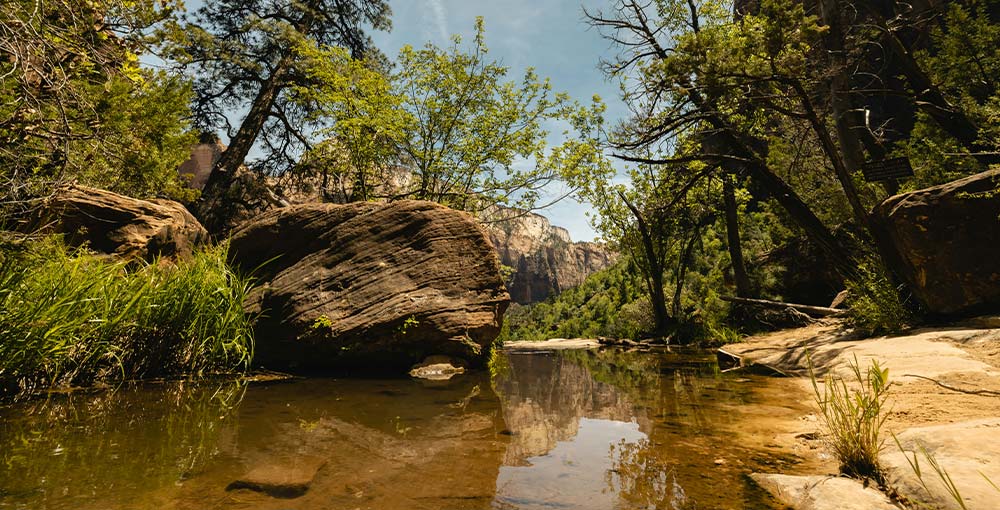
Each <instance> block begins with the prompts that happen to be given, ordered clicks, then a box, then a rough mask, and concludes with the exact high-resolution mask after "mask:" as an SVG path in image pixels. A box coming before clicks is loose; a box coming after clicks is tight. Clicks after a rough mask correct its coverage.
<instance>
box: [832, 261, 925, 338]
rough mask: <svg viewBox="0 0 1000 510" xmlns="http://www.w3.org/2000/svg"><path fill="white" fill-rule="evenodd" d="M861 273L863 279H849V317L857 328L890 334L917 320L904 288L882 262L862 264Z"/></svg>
mask: <svg viewBox="0 0 1000 510" xmlns="http://www.w3.org/2000/svg"><path fill="white" fill-rule="evenodd" d="M859 274H860V275H861V278H860V279H859V280H857V281H851V280H849V281H848V282H847V289H848V292H849V296H850V298H849V300H848V305H849V313H850V316H849V317H850V320H851V323H852V324H853V325H854V326H855V327H858V328H860V329H862V330H865V331H868V332H870V333H875V334H877V333H889V332H894V331H899V330H901V329H903V328H904V327H905V326H907V325H908V324H909V323H910V322H911V321H912V320H913V315H912V313H911V312H910V310H909V309H907V307H906V304H905V303H904V302H903V300H902V298H901V296H900V292H901V290H900V289H899V288H897V287H896V286H895V285H893V283H892V282H891V281H890V280H889V278H888V277H887V276H886V274H885V270H884V269H883V268H882V266H881V264H879V262H878V261H873V260H869V261H868V262H866V263H864V264H862V265H861V267H860V271H859Z"/></svg>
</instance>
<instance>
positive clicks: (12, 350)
mask: <svg viewBox="0 0 1000 510" xmlns="http://www.w3.org/2000/svg"><path fill="white" fill-rule="evenodd" d="M248 290H249V280H248V279H247V278H246V277H243V276H240V275H238V274H235V273H234V272H233V271H231V270H230V269H229V267H228V266H227V265H226V247H225V246H220V247H216V248H210V249H206V250H203V251H199V252H197V253H195V254H194V256H193V257H191V258H190V259H188V260H185V261H180V262H178V263H176V264H173V263H169V262H167V261H154V262H152V263H143V262H137V261H130V262H123V261H118V260H114V259H111V258H109V257H104V256H98V255H94V254H92V253H89V252H86V251H84V250H74V249H70V248H67V247H66V246H65V245H63V244H62V243H61V242H60V241H59V240H58V239H56V238H49V239H44V240H41V241H29V242H21V243H17V244H12V243H7V244H5V245H4V246H3V247H0V393H7V394H8V395H9V394H22V395H23V394H26V393H30V392H33V391H36V390H39V389H42V388H45V387H53V386H74V385H82V384H91V383H94V382H97V381H114V380H123V379H138V378H150V377H169V376H180V375H204V374H208V373H215V372H232V371H236V370H242V369H245V368H246V367H247V366H248V365H249V362H250V360H251V357H252V350H253V339H252V332H251V326H250V318H249V317H247V316H246V315H245V314H244V312H243V306H242V304H243V299H244V297H245V295H246V293H247V291H248Z"/></svg>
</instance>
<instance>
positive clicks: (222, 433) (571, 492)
mask: <svg viewBox="0 0 1000 510" xmlns="http://www.w3.org/2000/svg"><path fill="white" fill-rule="evenodd" d="M492 372H493V374H492V376H491V375H490V374H488V373H478V374H466V375H463V376H459V377H456V378H454V379H452V380H451V381H444V382H427V381H417V380H409V379H396V380H383V379H377V380H376V379H322V378H310V379H294V380H286V381H273V382H257V383H246V382H236V381H225V382H219V381H215V382H202V383H196V384H192V383H182V382H172V383H160V384H141V385H135V386H131V387H128V388H123V389H119V390H118V391H114V392H108V391H102V392H87V393H80V392H78V393H74V394H70V395H59V396H53V397H51V398H48V399H46V400H35V401H31V402H27V403H21V404H16V405H9V406H5V407H0V509H73V510H89V509H95V510H96V509H102V510H103V509H109V510H110V509H116V510H117V509H141V510H145V509H157V510H164V509H216V508H218V509H274V510H284V509H298V510H310V509H373V510H393V509H400V510H402V509H406V510H411V509H480V508H482V509H562V508H567V509H568V508H579V509H601V510H606V509H652V508H662V509H689V508H706V509H715V508H723V509H724V508H734V509H736V508H762V509H767V508H780V507H779V506H778V505H775V504H773V502H772V501H771V500H769V499H768V498H767V496H766V495H765V494H763V493H762V492H761V491H760V490H758V489H756V488H755V487H754V486H753V484H752V483H751V482H750V481H749V479H748V478H747V476H746V475H747V474H748V473H750V472H752V471H760V470H763V471H781V470H787V469H789V468H790V467H792V466H794V465H795V463H796V462H798V459H797V458H796V457H794V456H793V455H790V454H789V453H787V452H785V451H783V450H782V449H781V448H778V447H776V445H765V444H764V443H763V442H758V441H755V440H753V439H752V438H750V439H748V437H749V436H748V435H747V431H750V430H754V429H755V425H754V420H757V419H758V418H756V417H759V416H761V415H767V414H772V411H771V409H783V411H781V412H792V410H789V409H786V408H783V407H776V405H777V404H775V402H773V400H776V398H775V397H774V396H773V394H774V393H775V392H777V393H778V394H780V393H781V392H782V391H783V390H781V388H777V391H775V386H774V385H776V384H781V383H780V381H774V380H767V379H760V378H754V377H747V376H741V375H730V374H722V373H719V371H718V368H717V366H716V364H715V361H714V358H713V357H712V356H711V355H710V354H707V353H697V352H693V353H678V352H667V351H663V352H656V353H635V352H633V353H628V352H623V351H619V350H601V351H563V352H536V353H517V352H511V353H506V354H505V355H504V356H501V357H500V358H499V362H498V363H495V365H494V367H493V369H492ZM768 388H770V389H771V392H770V393H768V392H767V391H764V390H766V389H768ZM768 395H772V396H771V397H769V396H768ZM769 399H770V400H769ZM754 409H757V410H758V411H759V412H757V413H756V414H755V413H754V412H751V411H752V410H754ZM757 428H760V424H758V425H757Z"/></svg>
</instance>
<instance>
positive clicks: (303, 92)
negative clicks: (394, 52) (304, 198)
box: [293, 46, 412, 202]
mask: <svg viewBox="0 0 1000 510" xmlns="http://www.w3.org/2000/svg"><path fill="white" fill-rule="evenodd" d="M300 53H301V54H302V55H303V57H305V58H308V59H309V60H310V64H309V66H308V71H307V72H308V75H309V81H311V82H313V83H315V85H312V86H308V87H306V86H300V87H296V88H295V89H293V92H294V97H295V98H296V99H297V100H298V101H301V102H312V103H314V104H316V105H317V107H316V108H315V110H314V112H313V114H312V116H311V118H310V120H312V121H314V122H317V123H324V124H327V125H329V127H327V128H324V129H322V130H320V131H319V132H318V135H319V136H321V137H326V139H325V140H324V141H323V142H321V143H319V144H316V145H315V146H313V148H312V149H311V150H310V151H308V152H307V153H306V154H305V155H304V157H303V159H302V161H300V162H299V164H298V165H297V166H296V173H299V174H301V175H302V176H303V177H306V178H308V177H316V176H319V177H320V179H321V181H320V187H321V189H322V191H323V193H324V195H325V196H326V197H327V198H329V199H331V200H333V201H338V202H340V201H343V202H353V201H359V200H360V201H364V200H374V199H391V198H393V195H394V194H395V192H396V191H398V190H394V189H391V186H387V185H386V183H389V182H393V181H394V178H395V177H396V176H395V175H394V174H393V172H394V170H396V169H397V168H400V167H401V165H402V164H403V163H402V158H401V152H400V150H399V144H400V141H401V140H403V139H405V133H406V130H407V129H408V128H409V127H410V126H411V124H412V118H411V117H410V116H409V114H408V113H407V112H406V111H405V110H403V109H402V106H401V103H402V98H401V97H400V96H399V95H398V94H397V93H396V92H395V91H394V90H393V87H392V83H391V82H390V80H389V78H388V77H387V76H385V74H383V73H382V72H380V71H378V70H377V69H375V68H374V66H373V64H372V63H371V62H368V61H364V60H357V59H354V58H352V57H351V56H350V54H349V53H348V52H347V50H345V49H344V48H339V47H319V46H313V47H310V48H303V49H301V50H300Z"/></svg>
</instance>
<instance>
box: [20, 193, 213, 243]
mask: <svg viewBox="0 0 1000 510" xmlns="http://www.w3.org/2000/svg"><path fill="white" fill-rule="evenodd" d="M24 231H25V232H32V233H37V232H44V233H58V234H63V240H64V241H65V242H66V243H67V244H69V245H70V246H86V247H88V248H89V249H91V250H94V251H96V252H98V253H105V254H109V255H115V256H117V257H121V258H125V259H131V258H141V259H146V260H149V261H152V260H155V259H156V258H158V257H177V258H184V257H188V256H190V255H191V254H192V253H193V252H194V250H195V249H196V248H197V247H198V246H199V245H202V244H205V243H207V242H208V232H206V231H205V228H204V227H202V225H201V223H199V222H198V220H197V219H195V217H194V216H192V215H191V213H190V212H188V210H187V209H186V208H185V207H184V206H183V205H181V204H180V203H177V202H174V201H173V200H164V199H158V198H153V199H149V200H140V199H137V198H132V197H128V196H125V195H119V194H118V193H113V192H111V191H106V190H102V189H97V188H91V187H87V186H79V185H72V186H67V187H65V188H62V189H60V190H58V191H57V192H56V193H55V194H54V195H53V196H52V197H50V198H49V200H48V201H47V202H46V203H45V206H44V207H43V208H41V209H40V210H39V211H37V213H36V214H35V215H34V216H33V217H32V218H31V221H29V222H28V223H27V224H26V225H25V226H24Z"/></svg>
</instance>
